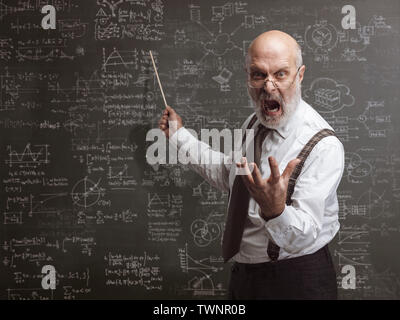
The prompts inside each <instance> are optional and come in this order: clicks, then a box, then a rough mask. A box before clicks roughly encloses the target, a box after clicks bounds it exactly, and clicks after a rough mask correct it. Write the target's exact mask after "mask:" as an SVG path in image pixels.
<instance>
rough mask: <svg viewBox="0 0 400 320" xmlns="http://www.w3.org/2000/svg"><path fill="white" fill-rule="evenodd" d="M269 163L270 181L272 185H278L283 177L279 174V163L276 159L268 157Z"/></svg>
mask: <svg viewBox="0 0 400 320" xmlns="http://www.w3.org/2000/svg"><path fill="white" fill-rule="evenodd" d="M268 161H269V167H270V169H271V176H270V177H269V180H270V182H271V183H278V182H279V178H280V176H281V174H280V172H279V166H278V162H276V160H275V158H274V157H268Z"/></svg>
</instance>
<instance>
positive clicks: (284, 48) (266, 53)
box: [247, 30, 303, 68]
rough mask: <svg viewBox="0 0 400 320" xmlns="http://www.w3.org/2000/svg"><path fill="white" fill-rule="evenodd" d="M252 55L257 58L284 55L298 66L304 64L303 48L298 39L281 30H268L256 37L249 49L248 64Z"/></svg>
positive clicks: (271, 57)
mask: <svg viewBox="0 0 400 320" xmlns="http://www.w3.org/2000/svg"><path fill="white" fill-rule="evenodd" d="M252 57H254V58H256V59H276V58H279V57H284V58H286V59H287V60H289V61H292V62H293V63H294V64H295V66H296V67H297V68H298V67H300V66H301V65H302V64H303V60H302V57H301V48H300V46H299V44H298V43H297V41H296V40H295V39H294V38H293V37H292V36H290V35H289V34H287V33H285V32H282V31H279V30H271V31H267V32H264V33H262V34H260V35H259V36H258V37H257V38H255V39H254V40H253V41H252V43H251V44H250V46H249V49H248V54H247V65H248V63H249V60H251V58H252Z"/></svg>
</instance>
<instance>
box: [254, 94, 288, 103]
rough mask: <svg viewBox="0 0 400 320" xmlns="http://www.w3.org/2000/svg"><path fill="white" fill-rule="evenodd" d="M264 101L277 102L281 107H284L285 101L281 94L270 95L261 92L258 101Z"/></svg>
mask: <svg viewBox="0 0 400 320" xmlns="http://www.w3.org/2000/svg"><path fill="white" fill-rule="evenodd" d="M264 100H275V101H278V102H279V104H280V105H281V106H283V105H284V100H283V98H282V96H281V95H280V94H278V95H272V94H270V93H268V92H265V91H264V92H261V94H260V96H259V97H258V101H259V102H261V101H264Z"/></svg>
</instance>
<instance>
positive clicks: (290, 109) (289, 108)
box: [249, 80, 301, 129]
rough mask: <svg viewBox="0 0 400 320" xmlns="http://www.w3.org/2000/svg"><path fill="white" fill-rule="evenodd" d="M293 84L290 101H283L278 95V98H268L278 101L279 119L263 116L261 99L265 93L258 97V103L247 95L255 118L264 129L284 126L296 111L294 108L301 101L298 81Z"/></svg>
mask: <svg viewBox="0 0 400 320" xmlns="http://www.w3.org/2000/svg"><path fill="white" fill-rule="evenodd" d="M294 83H295V86H296V88H295V92H294V94H293V96H292V97H291V99H289V100H288V101H284V100H283V98H282V96H280V95H279V96H278V97H274V96H270V97H272V98H273V99H275V100H277V101H279V103H280V105H281V109H282V115H280V116H279V117H270V116H268V115H266V114H265V112H264V109H263V106H262V105H261V104H262V101H263V99H264V98H265V96H267V95H266V94H265V93H262V94H261V95H260V97H259V98H258V101H254V99H253V97H252V96H251V95H250V93H249V96H250V98H251V101H252V103H253V107H254V111H255V112H256V115H257V118H258V120H259V121H260V122H261V123H262V124H263V125H264V126H265V127H267V128H270V129H277V128H279V127H281V126H283V125H285V124H286V123H287V122H288V121H289V119H290V117H291V116H292V115H293V113H294V112H295V111H296V107H297V106H298V104H299V103H300V99H301V85H300V83H299V81H298V80H296V81H295V82H294Z"/></svg>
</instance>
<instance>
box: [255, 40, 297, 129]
mask: <svg viewBox="0 0 400 320" xmlns="http://www.w3.org/2000/svg"><path fill="white" fill-rule="evenodd" d="M247 63H248V64H247V73H248V80H249V79H250V77H252V78H254V77H256V78H260V79H261V78H263V76H264V75H265V76H266V77H268V79H270V80H277V81H276V82H275V83H276V85H277V87H275V86H274V84H273V83H272V82H271V81H267V82H266V83H265V84H264V85H263V86H262V87H261V88H252V87H250V86H249V82H248V83H247V90H248V93H249V95H250V97H251V99H252V100H253V102H254V104H255V112H256V114H257V117H258V119H259V120H260V122H261V123H262V124H264V125H265V126H266V127H269V128H272V129H274V128H277V127H279V126H281V125H283V124H285V123H286V122H287V121H288V120H289V118H290V116H291V115H292V114H293V113H294V111H295V110H296V107H297V105H298V103H299V102H300V98H301V88H300V83H301V80H302V76H303V72H304V67H302V68H300V70H299V72H298V73H300V75H298V74H297V70H298V68H297V67H296V60H295V52H290V51H289V50H287V49H286V50H282V48H280V47H279V46H278V48H277V50H276V49H275V48H272V50H271V49H270V48H268V47H267V48H265V47H260V46H258V47H256V48H255V49H253V50H251V52H249V57H248V62H247Z"/></svg>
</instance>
